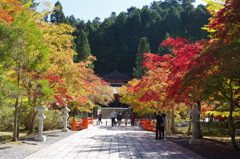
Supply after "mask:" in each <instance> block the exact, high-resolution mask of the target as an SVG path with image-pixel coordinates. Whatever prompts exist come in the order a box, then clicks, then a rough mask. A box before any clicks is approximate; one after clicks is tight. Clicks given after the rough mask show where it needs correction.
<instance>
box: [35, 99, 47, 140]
mask: <svg viewBox="0 0 240 159" xmlns="http://www.w3.org/2000/svg"><path fill="white" fill-rule="evenodd" d="M35 110H36V111H38V114H37V116H36V119H38V136H35V137H34V140H35V141H46V136H43V120H44V119H46V116H45V115H44V114H43V113H44V111H46V110H47V108H46V107H45V106H44V104H43V103H42V104H41V105H40V106H38V107H37V108H36V109H35Z"/></svg>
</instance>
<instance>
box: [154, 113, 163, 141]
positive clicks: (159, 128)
mask: <svg viewBox="0 0 240 159" xmlns="http://www.w3.org/2000/svg"><path fill="white" fill-rule="evenodd" d="M156 119H157V122H156V138H155V139H161V138H162V137H161V124H162V123H163V120H162V116H161V111H158V114H157V117H156ZM158 135H159V136H158Z"/></svg>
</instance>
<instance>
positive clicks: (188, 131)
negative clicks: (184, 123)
mask: <svg viewBox="0 0 240 159" xmlns="http://www.w3.org/2000/svg"><path fill="white" fill-rule="evenodd" d="M191 129H192V122H191V121H190V120H189V121H188V130H187V135H191Z"/></svg>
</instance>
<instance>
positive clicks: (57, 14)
mask: <svg viewBox="0 0 240 159" xmlns="http://www.w3.org/2000/svg"><path fill="white" fill-rule="evenodd" d="M50 21H51V22H52V23H57V24H59V23H64V22H65V15H64V13H63V7H62V4H61V3H60V2H59V1H57V2H56V3H55V7H54V10H53V13H52V14H51V16H50Z"/></svg>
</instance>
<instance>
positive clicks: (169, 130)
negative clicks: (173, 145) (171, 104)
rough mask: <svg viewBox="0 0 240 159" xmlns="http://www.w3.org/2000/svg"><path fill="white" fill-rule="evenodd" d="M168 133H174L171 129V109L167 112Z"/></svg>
mask: <svg viewBox="0 0 240 159" xmlns="http://www.w3.org/2000/svg"><path fill="white" fill-rule="evenodd" d="M165 127H166V132H165V134H166V135H172V131H171V129H170V127H171V111H170V110H169V109H168V111H167V112H166V126H165Z"/></svg>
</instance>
